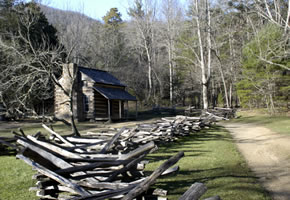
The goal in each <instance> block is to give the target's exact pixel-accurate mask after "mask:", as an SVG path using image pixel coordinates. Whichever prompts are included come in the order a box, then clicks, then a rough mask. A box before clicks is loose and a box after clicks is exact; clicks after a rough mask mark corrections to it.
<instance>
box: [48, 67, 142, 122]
mask: <svg viewBox="0 0 290 200" xmlns="http://www.w3.org/2000/svg"><path fill="white" fill-rule="evenodd" d="M72 80H74V82H73V81H72ZM59 83H60V84H61V85H62V87H63V88H65V89H66V90H67V91H69V88H71V84H72V83H73V84H74V85H73V95H72V99H73V113H74V117H75V119H77V120H78V121H85V120H91V121H95V120H96V121H98V120H102V121H104V120H109V121H111V120H121V119H125V118H126V117H128V110H129V107H128V101H133V102H135V103H136V117H137V99H136V97H134V96H132V95H131V94H130V93H128V92H127V91H126V85H124V84H123V83H121V82H120V81H119V80H118V79H117V78H116V77H114V76H113V75H112V74H110V73H109V72H107V71H103V70H98V69H91V68H86V67H82V66H78V65H77V64H75V63H70V64H64V65H63V72H62V76H61V78H60V79H59ZM54 99H55V101H54V111H55V116H56V117H57V118H59V119H68V118H69V117H70V110H71V109H70V104H69V102H68V99H69V97H68V95H65V94H64V91H63V90H62V89H61V88H60V87H59V86H57V85H56V87H55V97H54ZM125 107H126V108H125Z"/></svg>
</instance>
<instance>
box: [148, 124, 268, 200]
mask: <svg viewBox="0 0 290 200" xmlns="http://www.w3.org/2000/svg"><path fill="white" fill-rule="evenodd" d="M179 151H184V152H185V157H184V158H182V159H181V160H180V161H179V163H178V165H179V166H180V171H179V173H178V174H177V176H170V177H167V178H165V177H164V178H162V179H159V180H158V182H157V185H156V186H157V187H159V188H162V189H166V190H168V191H169V199H171V200H175V199H178V198H179V197H180V195H181V194H183V193H184V192H185V191H186V190H187V189H188V188H189V187H190V186H191V184H193V183H194V182H202V183H205V184H206V186H207V187H208V191H207V193H206V194H205V195H204V196H203V198H205V197H210V196H214V195H220V197H221V198H222V199H223V200H232V199H235V200H239V199H240V200H245V199H247V200H254V199H256V200H269V199H270V197H269V196H268V194H267V193H266V192H265V190H264V189H263V188H262V187H261V186H260V184H259V183H258V180H257V178H256V177H254V175H253V174H252V172H251V171H250V169H249V168H248V166H247V164H246V162H245V160H244V159H243V158H242V156H241V155H240V153H239V152H238V151H237V150H236V147H235V145H234V144H233V140H232V138H231V136H230V135H229V133H228V132H227V131H226V130H225V129H223V128H222V127H219V126H216V127H213V128H211V129H209V130H206V131H201V132H199V133H196V134H194V135H191V136H188V137H184V138H182V139H180V140H178V141H177V142H175V143H170V144H167V145H162V146H160V148H159V150H158V152H156V153H154V154H151V155H150V156H148V159H149V160H150V163H149V164H148V165H147V167H146V170H148V172H152V171H153V170H154V169H156V168H157V167H158V166H159V165H160V164H161V163H162V162H164V161H165V160H166V159H168V158H169V157H170V156H172V155H175V154H176V153H177V152H179Z"/></svg>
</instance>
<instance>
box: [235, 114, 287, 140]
mask: <svg viewBox="0 0 290 200" xmlns="http://www.w3.org/2000/svg"><path fill="white" fill-rule="evenodd" d="M238 116H240V118H238V119H233V120H231V121H230V123H232V122H237V123H251V124H256V125H258V126H264V127H266V128H269V129H270V130H272V131H274V132H276V133H281V134H289V135H290V116H269V115H265V114H262V113H260V112H258V113H257V112H255V111H252V112H251V111H242V112H238Z"/></svg>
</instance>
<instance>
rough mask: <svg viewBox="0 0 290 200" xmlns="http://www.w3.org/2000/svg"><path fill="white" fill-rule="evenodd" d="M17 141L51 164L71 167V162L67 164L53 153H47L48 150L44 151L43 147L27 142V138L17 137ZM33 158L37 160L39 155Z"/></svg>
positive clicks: (62, 167)
mask: <svg viewBox="0 0 290 200" xmlns="http://www.w3.org/2000/svg"><path fill="white" fill-rule="evenodd" d="M17 143H19V144H21V145H22V146H24V147H26V148H29V149H31V150H32V151H34V152H35V153H36V154H38V155H39V156H41V157H42V158H45V159H46V160H48V161H49V162H51V163H52V164H53V165H55V166H57V167H59V168H61V169H64V168H68V167H73V166H72V165H71V164H69V163H68V162H66V161H64V160H63V159H61V158H59V157H57V156H55V155H53V154H52V153H49V152H48V151H46V150H45V149H43V148H40V147H38V146H36V145H35V144H34V143H32V142H29V141H28V140H26V141H25V140H24V139H23V138H22V139H18V140H17ZM32 159H33V160H35V161H36V162H37V160H38V159H40V158H39V157H35V158H32Z"/></svg>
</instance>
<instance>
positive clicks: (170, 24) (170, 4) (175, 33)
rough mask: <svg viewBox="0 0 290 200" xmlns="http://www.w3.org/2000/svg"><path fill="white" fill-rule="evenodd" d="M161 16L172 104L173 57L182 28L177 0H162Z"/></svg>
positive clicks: (171, 103) (171, 102)
mask: <svg viewBox="0 0 290 200" xmlns="http://www.w3.org/2000/svg"><path fill="white" fill-rule="evenodd" d="M161 7H162V16H163V18H164V22H165V26H166V28H165V31H164V40H165V46H166V48H167V53H168V65H169V93H170V105H171V106H172V105H173V100H174V97H173V94H174V92H173V78H174V67H175V65H176V63H175V59H176V55H175V51H176V50H175V48H176V47H175V46H176V41H177V38H178V37H179V34H180V31H181V30H182V23H183V22H182V21H183V19H182V10H181V7H180V4H179V1H178V0H163V1H162V5H161Z"/></svg>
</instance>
